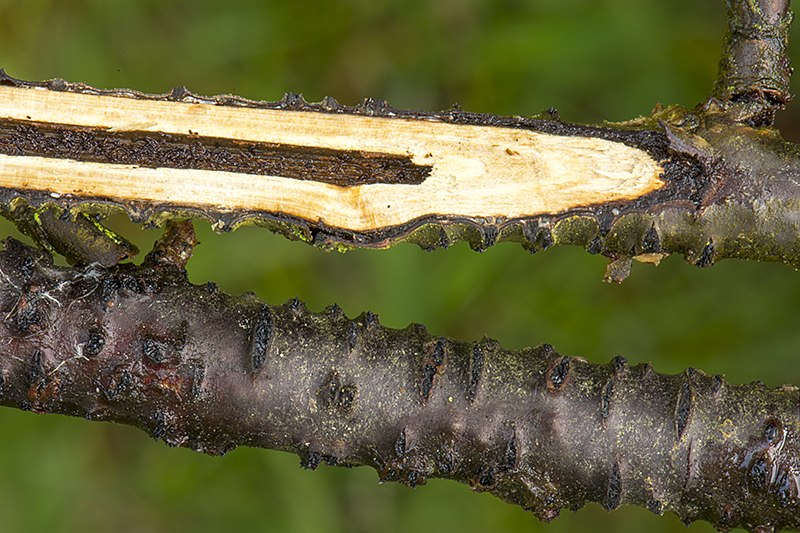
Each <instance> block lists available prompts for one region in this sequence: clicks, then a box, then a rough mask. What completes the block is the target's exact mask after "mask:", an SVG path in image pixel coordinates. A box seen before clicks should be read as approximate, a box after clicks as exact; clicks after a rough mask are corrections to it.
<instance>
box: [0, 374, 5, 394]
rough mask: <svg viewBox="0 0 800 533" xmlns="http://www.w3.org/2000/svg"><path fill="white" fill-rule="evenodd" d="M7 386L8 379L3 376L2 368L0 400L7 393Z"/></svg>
mask: <svg viewBox="0 0 800 533" xmlns="http://www.w3.org/2000/svg"><path fill="white" fill-rule="evenodd" d="M5 386H6V377H5V375H4V374H3V370H2V369H1V368H0V398H2V397H3V394H4V393H5Z"/></svg>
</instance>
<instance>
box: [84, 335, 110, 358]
mask: <svg viewBox="0 0 800 533" xmlns="http://www.w3.org/2000/svg"><path fill="white" fill-rule="evenodd" d="M104 344H105V338H104V337H103V334H102V333H98V332H96V331H91V332H89V338H88V340H87V341H86V342H85V343H84V344H83V351H82V354H83V355H85V356H87V357H94V356H96V355H98V354H99V353H100V352H101V351H102V350H103V345H104Z"/></svg>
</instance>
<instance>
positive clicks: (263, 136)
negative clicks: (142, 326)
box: [0, 17, 800, 281]
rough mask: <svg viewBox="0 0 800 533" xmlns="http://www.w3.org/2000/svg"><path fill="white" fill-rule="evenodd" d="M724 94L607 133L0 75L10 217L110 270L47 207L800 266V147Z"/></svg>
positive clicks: (4, 195)
mask: <svg viewBox="0 0 800 533" xmlns="http://www.w3.org/2000/svg"><path fill="white" fill-rule="evenodd" d="M784 18H785V17H784ZM784 18H782V19H780V20H781V21H783V20H784ZM781 23H782V24H783V22H781ZM736 35H739V34H738V33H736ZM737 64H738V63H737ZM723 72H728V70H725V69H723ZM737 72H738V71H737ZM736 76H738V77H736ZM736 76H735V77H736V79H737V80H741V79H743V78H742V75H739V74H737V75H736ZM762 81H763V80H762ZM737 83H738V82H737ZM765 90H766V89H765ZM770 90H771V89H770ZM718 93H719V91H718ZM767 93H768V94H773V93H772V92H769V91H767ZM719 94H722V93H719ZM725 94H728V93H725ZM737 94H738V93H737ZM776 94H777V93H776ZM729 96H730V98H731V100H730V101H729V102H728V104H730V105H727V104H726V105H721V103H720V100H719V99H718V98H714V99H711V100H709V102H707V103H706V105H704V106H702V107H699V108H698V109H696V110H694V111H691V112H690V111H687V110H685V109H682V108H668V109H663V108H657V109H656V110H655V111H654V114H653V116H651V117H649V118H646V119H644V118H643V119H640V120H637V121H633V122H629V123H626V124H619V125H611V126H609V127H603V128H598V127H589V126H579V125H574V124H568V123H564V122H561V121H560V120H559V119H558V118H557V117H556V116H549V117H539V118H532V119H525V118H519V117H515V118H506V117H497V116H493V115H477V114H472V113H466V112H463V111H460V110H457V109H456V110H451V111H448V112H442V113H424V112H417V111H400V110H397V109H394V108H392V107H391V106H389V105H388V104H386V103H385V102H379V101H374V100H365V102H363V103H362V104H361V105H360V106H357V107H353V108H350V107H345V106H341V105H339V104H338V103H336V102H335V101H334V100H332V99H326V100H324V101H323V102H322V103H319V104H309V103H307V102H305V101H304V100H303V99H302V97H297V96H293V95H287V96H286V97H285V98H284V99H283V100H282V101H281V102H278V103H265V102H253V101H249V100H244V99H241V98H236V97H231V96H217V97H212V98H207V97H201V96H198V95H194V94H192V93H190V92H188V91H187V90H186V89H184V88H178V89H175V90H173V91H172V92H171V93H169V94H166V95H162V96H151V95H143V94H140V93H137V92H134V91H128V90H118V91H101V90H97V89H93V88H91V87H88V86H85V85H82V84H70V83H66V82H64V81H63V80H53V81H50V82H46V83H36V82H23V81H20V80H16V79H13V78H10V77H8V76H7V75H5V74H4V73H3V74H2V78H0V117H3V120H2V124H0V212H2V213H3V214H5V216H7V217H9V218H11V219H12V220H14V221H15V222H16V223H17V225H18V226H19V227H20V228H21V229H23V231H26V232H27V233H29V234H31V235H33V236H34V237H35V238H36V239H38V240H39V241H40V242H41V243H43V244H44V245H45V246H46V247H47V248H48V249H50V250H52V251H57V252H59V253H64V254H65V255H67V256H68V257H70V258H72V259H73V261H74V262H77V263H88V262H92V261H98V262H100V263H101V264H104V265H106V266H111V265H113V264H115V262H116V261H118V260H119V259H114V257H125V256H126V254H128V251H129V249H128V248H129V247H128V248H125V249H123V250H120V251H118V252H117V253H110V252H109V253H105V254H104V255H103V256H102V257H97V256H91V255H90V256H86V255H85V254H86V253H89V252H90V249H91V248H92V247H94V245H92V246H83V247H81V246H78V245H76V244H74V243H70V244H68V245H67V244H60V241H61V240H63V237H62V236H61V235H59V232H58V231H56V230H54V229H53V226H54V225H55V223H53V222H52V221H53V220H58V219H63V220H68V221H69V220H73V219H75V218H76V217H77V215H78V214H79V213H82V212H85V213H90V214H99V215H105V214H107V213H108V212H109V211H112V210H122V211H124V212H126V213H127V214H128V215H129V216H130V217H131V219H132V220H133V221H135V222H139V223H143V224H155V225H159V224H161V223H163V221H164V220H167V219H170V218H176V217H186V216H191V217H195V218H203V219H206V220H208V221H210V222H212V224H213V225H214V227H215V228H216V229H218V230H222V229H235V228H236V227H238V226H240V225H242V224H256V225H261V226H266V227H269V228H270V229H272V230H273V231H277V232H280V233H282V234H284V235H286V236H288V237H289V238H292V239H300V240H304V241H306V242H310V243H313V244H315V245H318V246H322V247H326V248H332V247H333V248H338V249H347V248H350V247H353V246H364V247H386V246H390V245H391V244H393V243H395V242H415V243H417V244H419V245H420V246H422V247H423V248H426V249H433V248H436V247H441V246H444V247H447V246H449V245H451V244H452V243H454V242H457V241H460V240H465V241H468V242H469V243H470V245H471V246H472V247H473V248H474V249H476V250H483V249H485V248H486V247H488V246H491V245H493V244H494V243H496V242H501V241H513V242H519V243H521V244H522V245H523V246H524V247H525V248H527V249H529V250H531V252H535V251H537V250H541V249H545V248H548V247H549V246H551V245H553V244H574V245H579V246H583V247H585V248H586V249H587V250H588V251H589V252H590V253H593V254H596V253H601V254H603V255H605V256H606V257H608V258H610V259H611V260H612V263H611V265H610V266H609V270H608V273H607V279H611V280H614V281H621V280H622V279H624V278H625V276H627V273H628V271H629V270H630V264H631V260H632V259H638V260H641V261H647V262H653V263H658V261H659V260H660V259H661V258H663V257H664V256H666V255H668V254H670V253H682V254H684V255H685V256H686V258H687V260H688V261H689V262H690V263H693V264H696V265H698V266H701V267H705V266H709V265H711V264H713V263H715V262H717V261H719V260H720V259H723V258H726V257H737V258H746V259H756V260H767V261H777V262H782V263H785V264H788V265H791V266H794V267H800V240H799V239H798V235H800V231H799V230H800V227H798V224H800V222H799V221H800V211H798V205H800V201H799V200H800V190H798V185H797V182H796V180H795V178H796V177H797V176H798V165H799V164H800V153H798V150H797V147H795V146H794V145H792V144H789V143H786V142H784V141H783V140H782V139H781V138H780V135H779V133H778V132H777V131H776V130H774V129H772V128H771V127H767V126H766V125H764V124H765V123H766V122H769V121H768V120H767V119H764V118H763V117H762V120H761V124H759V125H755V124H754V123H753V120H751V119H752V113H751V114H747V113H744V114H743V112H742V111H741V106H743V105H745V104H746V103H740V104H736V102H734V100H735V99H736V98H738V97H737V96H736V95H733V93H731V94H730V95H729ZM773 96H774V95H773ZM776 98H777V97H775V98H772V100H770V101H771V102H773V103H775V102H776V101H777V100H776ZM740 100H741V99H740ZM782 101H783V100H782ZM747 105H750V104H749V103H747ZM751 108H752V106H750V107H748V109H751ZM773 108H774V106H773V107H770V109H773ZM751 110H752V109H751ZM744 115H747V118H748V120H749V122H742V120H740V119H742V117H743V116H744ZM762 115H763V113H762ZM770 117H771V115H770ZM42 219H47V220H45V221H44V222H43V221H42ZM48 220H49V221H50V222H48ZM102 237H103V235H102V234H101V235H99V236H98V237H97V240H102ZM73 240H74V239H73ZM115 242H117V243H118V242H120V241H119V239H117V240H116V241H115ZM108 248H112V249H113V246H112V245H108Z"/></svg>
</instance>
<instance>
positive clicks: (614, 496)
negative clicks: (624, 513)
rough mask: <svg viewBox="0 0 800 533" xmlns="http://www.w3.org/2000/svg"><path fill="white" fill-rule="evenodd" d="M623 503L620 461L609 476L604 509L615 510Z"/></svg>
mask: <svg viewBox="0 0 800 533" xmlns="http://www.w3.org/2000/svg"><path fill="white" fill-rule="evenodd" d="M620 503H622V478H621V476H620V472H619V463H614V468H612V469H611V475H609V476H608V485H606V497H605V499H603V509H605V510H606V511H613V510H614V509H616V508H617V507H619V506H620Z"/></svg>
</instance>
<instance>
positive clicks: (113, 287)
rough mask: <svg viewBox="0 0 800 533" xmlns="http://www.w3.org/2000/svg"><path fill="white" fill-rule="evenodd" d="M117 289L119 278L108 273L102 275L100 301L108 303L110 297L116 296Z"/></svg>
mask: <svg viewBox="0 0 800 533" xmlns="http://www.w3.org/2000/svg"><path fill="white" fill-rule="evenodd" d="M118 290H119V280H118V279H117V277H116V276H113V275H108V276H105V277H103V279H102V280H100V290H99V291H98V292H99V295H100V301H101V302H103V303H108V302H109V301H110V300H111V299H113V298H114V296H116V294H117V291H118Z"/></svg>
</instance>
